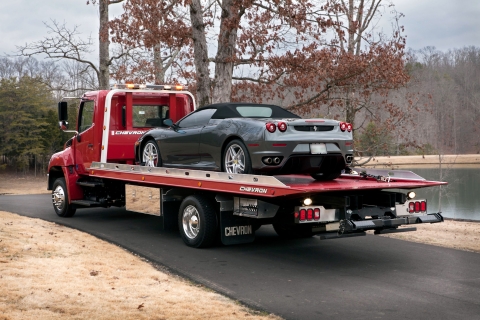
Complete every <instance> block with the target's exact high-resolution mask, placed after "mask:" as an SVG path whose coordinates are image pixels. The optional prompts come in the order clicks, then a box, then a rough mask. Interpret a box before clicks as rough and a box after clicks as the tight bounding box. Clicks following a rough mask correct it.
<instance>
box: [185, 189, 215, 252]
mask: <svg viewBox="0 0 480 320" xmlns="http://www.w3.org/2000/svg"><path fill="white" fill-rule="evenodd" d="M178 226H179V229H180V234H181V236H182V239H183V241H184V242H185V244H186V245H187V246H190V247H195V248H201V247H208V246H211V245H212V244H213V243H214V242H215V239H216V237H217V236H218V234H217V215H216V212H215V209H214V206H213V204H212V203H211V202H210V201H208V199H206V198H205V197H203V196H200V195H192V196H188V197H186V198H185V199H184V200H183V202H182V204H181V205H180V210H179V213H178Z"/></svg>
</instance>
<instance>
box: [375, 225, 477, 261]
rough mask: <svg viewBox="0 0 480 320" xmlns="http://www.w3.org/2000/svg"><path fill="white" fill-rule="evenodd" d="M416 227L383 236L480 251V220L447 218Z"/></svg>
mask: <svg viewBox="0 0 480 320" xmlns="http://www.w3.org/2000/svg"><path fill="white" fill-rule="evenodd" d="M407 227H409V226H406V228H407ZM415 227H416V228H417V231H412V232H405V233H396V234H386V235H382V237H391V238H396V239H402V240H407V241H413V242H419V243H427V244H431V245H435V246H440V247H446V248H453V249H459V250H465V251H472V252H478V253H480V222H464V221H453V220H446V221H444V222H442V223H434V224H419V225H415Z"/></svg>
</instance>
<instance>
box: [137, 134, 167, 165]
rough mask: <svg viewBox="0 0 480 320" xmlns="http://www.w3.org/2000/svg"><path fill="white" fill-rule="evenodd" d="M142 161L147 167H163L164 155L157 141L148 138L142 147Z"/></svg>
mask: <svg viewBox="0 0 480 320" xmlns="http://www.w3.org/2000/svg"><path fill="white" fill-rule="evenodd" d="M141 154H142V163H143V165H144V166H146V167H161V166H162V157H161V156H160V149H159V148H158V145H157V142H156V141H155V140H153V139H151V140H148V141H147V142H146V143H145V145H144V146H143V148H142V153H141Z"/></svg>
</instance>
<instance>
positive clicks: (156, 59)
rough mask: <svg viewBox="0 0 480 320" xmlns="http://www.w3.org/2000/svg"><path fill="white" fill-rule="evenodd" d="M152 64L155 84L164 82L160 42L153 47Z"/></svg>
mask: <svg viewBox="0 0 480 320" xmlns="http://www.w3.org/2000/svg"><path fill="white" fill-rule="evenodd" d="M153 64H154V68H155V84H164V83H165V70H164V69H163V61H162V53H161V44H160V43H158V44H156V45H155V47H154V48H153Z"/></svg>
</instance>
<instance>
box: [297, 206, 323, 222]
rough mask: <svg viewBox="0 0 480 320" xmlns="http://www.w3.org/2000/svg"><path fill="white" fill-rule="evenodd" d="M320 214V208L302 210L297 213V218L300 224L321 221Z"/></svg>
mask: <svg viewBox="0 0 480 320" xmlns="http://www.w3.org/2000/svg"><path fill="white" fill-rule="evenodd" d="M320 213H321V209H320V207H308V208H300V209H299V210H298V211H297V212H295V218H296V219H298V221H299V222H300V223H302V222H314V221H320Z"/></svg>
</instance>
